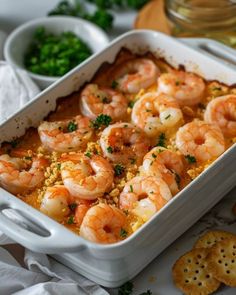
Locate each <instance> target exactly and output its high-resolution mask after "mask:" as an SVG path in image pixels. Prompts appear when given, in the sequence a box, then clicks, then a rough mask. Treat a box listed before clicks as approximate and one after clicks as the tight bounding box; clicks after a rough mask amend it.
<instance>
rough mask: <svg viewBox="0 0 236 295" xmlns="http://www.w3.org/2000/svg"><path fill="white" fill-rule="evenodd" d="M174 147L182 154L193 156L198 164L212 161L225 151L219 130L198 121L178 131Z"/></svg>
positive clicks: (216, 127) (222, 137) (214, 126)
mask: <svg viewBox="0 0 236 295" xmlns="http://www.w3.org/2000/svg"><path fill="white" fill-rule="evenodd" d="M176 145H177V148H178V149H179V150H180V152H181V153H182V154H184V155H186V156H187V155H190V156H194V157H195V158H196V160H197V161H199V162H205V161H208V160H213V159H215V158H216V157H218V156H220V155H221V154H222V153H223V152H224V151H225V142H224V136H223V134H222V132H221V130H220V128H219V127H218V126H217V125H214V124H209V123H206V122H204V121H200V120H195V121H192V122H190V123H187V124H185V125H184V126H183V127H181V128H180V129H179V130H178V132H177V134H176Z"/></svg>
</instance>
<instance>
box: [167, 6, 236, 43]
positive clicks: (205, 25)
mask: <svg viewBox="0 0 236 295" xmlns="http://www.w3.org/2000/svg"><path fill="white" fill-rule="evenodd" d="M165 10H166V14H167V16H168V19H169V20H170V22H171V23H172V34H173V35H174V36H177V37H206V38H212V39H215V40H218V41H220V42H223V43H225V44H227V45H229V46H232V47H235V48H236V1H235V0H166V1H165Z"/></svg>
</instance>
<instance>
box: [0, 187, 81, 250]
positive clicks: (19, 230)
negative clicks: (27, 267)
mask: <svg viewBox="0 0 236 295" xmlns="http://www.w3.org/2000/svg"><path fill="white" fill-rule="evenodd" d="M8 196H11V198H9V197H8ZM14 198H15V200H14V202H12V195H11V194H9V193H8V192H6V191H5V190H3V189H1V188H0V229H1V231H2V232H4V233H5V234H6V235H7V236H8V237H9V238H11V239H12V240H14V241H16V242H17V243H20V244H21V245H23V246H25V247H27V248H29V249H30V250H33V251H36V252H41V253H47V254H56V253H64V252H78V251H80V250H82V249H84V248H85V247H86V241H85V240H84V239H82V238H81V237H79V236H77V235H76V234H74V233H72V232H71V231H69V230H67V229H66V228H65V227H64V226H62V225H60V224H59V223H57V222H56V221H54V220H52V219H51V218H49V217H47V216H44V218H40V217H42V213H41V212H39V211H37V210H36V209H34V208H33V207H31V206H29V205H27V204H25V203H24V202H23V201H21V200H20V199H18V198H16V197H14Z"/></svg>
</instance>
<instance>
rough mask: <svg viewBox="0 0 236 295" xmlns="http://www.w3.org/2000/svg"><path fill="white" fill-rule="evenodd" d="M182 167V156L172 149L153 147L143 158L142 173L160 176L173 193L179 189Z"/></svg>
mask: <svg viewBox="0 0 236 295" xmlns="http://www.w3.org/2000/svg"><path fill="white" fill-rule="evenodd" d="M183 169H184V164H183V161H182V158H181V156H180V155H179V154H177V153H176V152H174V151H171V150H168V149H166V148H163V147H154V148H153V149H152V150H151V151H150V152H149V153H147V154H146V155H145V157H144V159H143V165H142V166H141V167H140V171H141V173H142V174H145V175H151V176H156V177H160V178H162V179H163V180H164V181H165V182H166V183H167V185H168V186H169V188H170V191H171V193H172V194H173V195H174V194H176V193H177V192H178V191H179V181H180V175H181V173H182V171H183Z"/></svg>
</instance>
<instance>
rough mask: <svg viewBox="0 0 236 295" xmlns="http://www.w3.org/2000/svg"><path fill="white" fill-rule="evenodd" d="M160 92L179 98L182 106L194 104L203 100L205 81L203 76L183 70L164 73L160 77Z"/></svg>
mask: <svg viewBox="0 0 236 295" xmlns="http://www.w3.org/2000/svg"><path fill="white" fill-rule="evenodd" d="M157 90H158V93H165V94H168V95H170V96H173V97H174V98H176V99H177V101H178V102H179V104H180V105H181V106H192V105H196V104H198V103H200V102H201V100H202V98H203V95H204V91H205V83H204V81H203V79H202V78H200V77H199V76H197V75H195V74H193V73H187V72H183V71H172V72H170V73H164V74H162V75H161V76H160V77H159V78H158V88H157Z"/></svg>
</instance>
